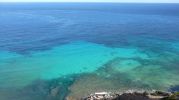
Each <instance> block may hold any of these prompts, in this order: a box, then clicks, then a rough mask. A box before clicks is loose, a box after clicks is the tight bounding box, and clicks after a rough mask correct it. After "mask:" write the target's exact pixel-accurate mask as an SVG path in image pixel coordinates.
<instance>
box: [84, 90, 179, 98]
mask: <svg viewBox="0 0 179 100" xmlns="http://www.w3.org/2000/svg"><path fill="white" fill-rule="evenodd" d="M82 100H179V92H175V93H170V92H163V91H152V92H147V91H144V92H141V91H133V90H129V91H126V92H124V93H121V94H120V93H118V94H116V93H111V92H97V93H94V94H91V95H90V96H88V97H86V98H83V99H82Z"/></svg>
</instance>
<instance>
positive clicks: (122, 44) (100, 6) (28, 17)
mask: <svg viewBox="0 0 179 100" xmlns="http://www.w3.org/2000/svg"><path fill="white" fill-rule="evenodd" d="M178 64H179V4H130V3H126V4H125V3H121V4H120V3H0V84H1V85H0V98H3V100H10V99H9V98H14V97H17V95H24V97H22V98H18V97H17V100H21V99H22V100H29V99H32V97H31V95H33V93H39V94H40V95H38V96H35V97H34V98H33V99H34V100H36V99H37V100H41V99H42V100H44V98H46V95H47V94H48V93H47V94H46V92H45V93H44V91H49V90H48V89H47V90H46V88H48V86H46V85H45V86H44V84H51V83H50V82H51V81H52V80H54V79H57V78H60V79H59V80H58V81H59V82H61V83H63V84H60V85H61V87H64V88H63V90H64V91H66V92H67V94H68V92H69V91H70V94H69V95H68V96H69V97H72V98H76V97H79V96H81V95H82V94H84V95H85V94H86V93H89V92H94V91H97V90H98V91H106V90H111V91H116V90H118V91H124V90H128V89H147V90H148V89H149V90H150V89H157V90H170V88H171V89H173V87H175V86H178V85H179V79H178V73H179V67H178ZM74 74H75V75H74ZM69 75H70V76H69ZM76 75H77V76H78V78H76ZM61 77H69V79H68V78H67V79H61ZM74 77H75V78H74ZM72 78H74V81H72V80H71V79H72ZM36 80H43V81H50V82H47V83H46V82H45V83H44V84H42V85H41V84H40V86H42V87H43V88H44V87H45V89H44V90H42V91H41V89H40V91H39V90H38V89H37V90H35V91H32V90H31V88H34V87H35V88H39V87H40V86H39V84H38V83H39V81H37V84H38V85H37V86H39V87H37V86H36V84H35V85H32V83H33V82H34V81H35V82H36ZM90 80H92V81H90ZM71 81H72V82H71ZM52 82H53V81H52ZM72 83H73V84H72ZM99 83H100V84H99ZM96 84H99V85H96ZM116 84H118V85H116ZM56 85H59V84H56V83H55V86H56ZM80 86H81V87H89V89H86V88H81V87H80ZM17 88H18V89H22V90H23V91H30V92H27V93H26V92H25V93H24V92H19V93H14V92H13V91H16V90H15V89H17ZM68 88H69V89H68ZM4 89H5V90H4ZM96 89H97V90H96ZM8 90H11V92H12V93H11V92H10V91H8ZM22 90H21V91H22ZM76 91H78V92H77V93H75V92H76ZM9 92H10V93H9ZM78 93H79V94H78ZM59 94H63V97H64V95H65V96H66V94H64V93H59ZM39 98H41V99H39ZM59 98H61V97H59ZM51 99H52V98H51ZM51 99H50V100H51ZM52 100H53V99H52ZM54 100H56V99H54Z"/></svg>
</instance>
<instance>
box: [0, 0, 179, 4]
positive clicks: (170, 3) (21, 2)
mask: <svg viewBox="0 0 179 100" xmlns="http://www.w3.org/2000/svg"><path fill="white" fill-rule="evenodd" d="M0 3H143V4H144V3H148V4H178V3H179V2H111V1H103V2H99V1H97V2H94V1H92V2H91V1H83V2H82V1H75V2H71V1H0Z"/></svg>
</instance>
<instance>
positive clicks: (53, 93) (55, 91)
mask: <svg viewBox="0 0 179 100" xmlns="http://www.w3.org/2000/svg"><path fill="white" fill-rule="evenodd" d="M59 89H60V87H58V86H57V87H55V88H53V89H51V91H50V95H51V96H52V97H56V96H57V95H58V93H59Z"/></svg>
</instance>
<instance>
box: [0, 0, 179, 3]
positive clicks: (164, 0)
mask: <svg viewBox="0 0 179 100" xmlns="http://www.w3.org/2000/svg"><path fill="white" fill-rule="evenodd" d="M0 2H142V3H179V0H0Z"/></svg>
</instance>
